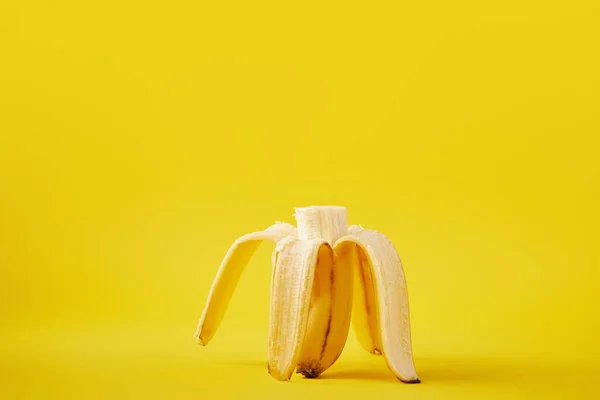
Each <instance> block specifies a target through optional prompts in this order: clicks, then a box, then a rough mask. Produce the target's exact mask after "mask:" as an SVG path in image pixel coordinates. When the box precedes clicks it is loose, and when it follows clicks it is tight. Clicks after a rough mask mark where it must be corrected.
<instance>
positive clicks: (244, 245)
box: [194, 222, 296, 346]
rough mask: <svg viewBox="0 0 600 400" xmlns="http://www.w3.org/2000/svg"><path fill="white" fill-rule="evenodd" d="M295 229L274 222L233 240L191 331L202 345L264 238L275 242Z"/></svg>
mask: <svg viewBox="0 0 600 400" xmlns="http://www.w3.org/2000/svg"><path fill="white" fill-rule="evenodd" d="M295 233H296V228H294V227H293V226H292V225H290V224H287V223H285V222H277V223H275V224H274V225H272V226H270V227H268V228H267V229H265V230H264V231H259V232H252V233H249V234H247V235H244V236H242V237H241V238H239V239H237V240H236V241H235V242H234V243H233V245H231V247H230V248H229V251H228V252H227V254H226V255H225V258H224V259H223V261H222V262H221V265H220V266H219V270H218V271H217V276H216V277H215V279H214V282H213V284H212V286H211V288H210V291H209V293H208V299H207V300H206V306H205V307H204V311H203V312H202V315H201V317H200V322H199V323H198V329H197V330H196V333H195V334H194V337H195V338H196V341H197V342H198V343H199V344H201V345H203V346H206V345H207V344H208V342H209V341H210V339H212V337H213V336H214V334H215V332H216V330H217V328H218V327H219V325H220V324H221V321H222V320H223V316H224V315H225V311H227V307H228V306H229V301H230V300H231V296H232V295H233V292H234V291H235V288H236V286H237V284H238V282H239V280H240V277H241V276H242V272H244V267H245V266H246V265H247V264H248V262H249V261H250V258H252V255H253V254H254V252H255V251H256V249H257V248H258V246H259V245H260V244H261V243H262V242H263V241H264V240H270V241H272V242H275V243H277V242H279V241H280V240H281V239H283V238H285V237H287V236H290V235H294V234H295Z"/></svg>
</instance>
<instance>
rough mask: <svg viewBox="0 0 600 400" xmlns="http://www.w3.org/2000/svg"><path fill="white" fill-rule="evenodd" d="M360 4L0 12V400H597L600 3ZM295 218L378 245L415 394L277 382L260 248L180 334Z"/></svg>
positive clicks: (363, 359)
mask: <svg viewBox="0 0 600 400" xmlns="http://www.w3.org/2000/svg"><path fill="white" fill-rule="evenodd" d="M363 3H364V4H363V5H362V6H361V5H355V4H350V3H349V2H339V3H336V4H334V3H332V2H315V3H314V4H308V3H306V2H300V3H291V2H281V1H279V2H275V1H274V2H272V3H265V2H256V1H254V2H252V1H249V2H240V3H235V4H234V3H232V2H218V1H211V2H202V1H189V2H184V1H178V0H174V1H168V2H165V1H163V2H151V1H145V2H141V1H139V2H136V1H98V2H94V1H69V2H67V1H62V0H45V1H38V2H34V1H18V0H3V1H1V2H0V268H1V276H0V313H1V314H0V317H1V321H2V322H1V329H0V340H1V343H2V345H1V346H0V397H1V398H3V399H17V398H31V399H55V398H56V399H67V398H80V399H90V398H101V399H109V398H123V399H126V398H127V399H130V398H163V399H165V398H177V399H179V398H181V399H185V398H190V399H191V398H194V399H198V398H206V396H208V395H213V394H214V395H217V394H218V395H219V397H218V398H222V399H226V398H254V397H256V398H258V397H260V398H269V397H270V396H276V395H285V397H284V398H287V399H306V398H309V399H311V398H314V399H320V398H326V397H331V396H334V395H335V396H339V397H342V396H347V397H349V398H357V399H359V398H360V399H365V398H370V397H367V396H379V395H386V396H389V398H395V397H392V396H398V398H403V399H465V398H473V399H484V398H485V399H488V398H499V399H506V398H511V399H516V398H537V397H540V398H542V397H543V398H574V399H582V398H597V395H598V383H597V382H598V373H600V367H599V363H600V361H599V356H600V346H599V345H598V343H597V341H598V340H597V339H598V337H600V322H599V316H600V309H599V308H600V307H599V300H598V284H599V283H600V279H599V278H600V272H599V270H600V268H599V265H598V264H599V260H600V257H599V251H598V240H599V238H600V235H599V226H600V218H599V217H600V211H599V209H600V206H599V204H600V195H599V190H600V189H599V188H600V166H599V163H600V162H599V161H598V157H599V150H600V146H599V144H600V138H599V137H600V111H599V110H600V73H599V72H598V71H600V58H599V47H598V46H599V45H598V43H600V41H599V40H600V23H599V21H600V8H599V3H598V2H597V1H595V0H590V1H583V0H573V1H562V2H556V1H550V2H549V1H516V0H515V1H513V0H509V1H503V2H485V1H465V0H459V1H452V2H448V1H433V2H431V1H429V2H415V1H413V2H407V1H404V2H390V3H381V2H363ZM313 204H315V205H318V204H338V205H345V206H347V207H348V210H349V218H350V222H351V223H360V224H363V225H364V226H365V227H367V228H375V229H378V230H380V231H382V232H383V233H385V234H386V235H388V236H389V237H390V238H391V239H392V240H393V242H394V243H395V244H396V245H397V248H398V251H399V253H400V256H401V258H402V261H403V263H404V268H405V271H406V275H407V279H408V287H409V295H410V301H411V312H412V322H413V339H414V353H415V357H416V366H417V370H418V372H419V374H420V377H421V378H422V380H423V383H422V384H421V385H403V384H401V383H399V382H397V381H396V380H395V379H394V378H393V377H392V376H391V373H390V372H389V371H388V370H387V369H386V367H385V365H384V363H383V360H382V359H381V358H379V357H376V356H371V355H369V354H366V353H365V352H363V351H362V350H361V349H360V348H359V347H358V345H357V342H356V339H355V337H354V335H353V334H352V335H351V336H350V338H349V341H348V345H347V348H346V350H345V352H344V353H343V355H342V357H341V358H340V359H339V360H338V362H337V363H336V364H335V365H334V367H333V368H332V369H331V370H329V371H328V372H326V373H325V374H324V375H323V377H322V379H317V380H306V379H302V378H299V377H298V376H295V377H294V379H293V380H292V381H291V382H290V383H281V382H277V381H275V380H273V379H272V378H270V377H269V375H268V374H267V371H266V337H267V320H268V302H269V299H268V297H269V294H268V291H269V275H270V271H271V269H270V252H271V251H272V246H271V245H267V244H264V245H262V246H261V247H260V249H259V251H258V252H257V254H256V257H255V258H254V259H253V260H252V262H251V263H250V264H249V266H248V269H247V270H246V272H245V274H244V276H243V277H242V281H241V283H240V286H239V289H238V291H237V292H236V294H235V297H234V299H233V301H232V303H231V307H230V310H229V312H228V314H227V315H226V317H225V320H224V322H223V325H222V326H221V328H220V330H219V332H218V333H217V336H216V337H215V339H214V340H213V341H212V342H211V343H210V345H209V346H208V347H206V348H202V347H200V346H197V345H196V344H195V343H194V341H193V339H192V335H193V333H194V330H195V328H196V322H197V319H198V317H199V315H200V312H201V310H202V307H203V306H204V301H205V298H206V295H207V293H208V289H209V286H210V283H211V280H212V278H213V276H214V274H215V272H216V268H217V266H218V264H219V262H220V261H221V259H222V257H223V256H224V255H225V252H226V250H227V248H228V247H229V245H230V244H231V243H232V242H233V241H234V240H235V239H236V238H237V237H238V236H241V235H242V234H244V233H247V232H250V231H253V230H257V229H262V228H264V227H266V226H268V225H270V224H271V223H272V222H274V221H275V220H284V221H289V222H293V218H292V212H293V207H294V206H305V205H313ZM594 391H595V392H596V393H595V394H594ZM384 398H388V397H384Z"/></svg>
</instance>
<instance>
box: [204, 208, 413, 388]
mask: <svg viewBox="0 0 600 400" xmlns="http://www.w3.org/2000/svg"><path fill="white" fill-rule="evenodd" d="M295 211H296V213H295V217H296V221H297V224H298V227H297V228H294V227H293V226H292V225H290V224H286V223H282V222H279V223H276V224H275V225H273V226H271V227H269V228H267V229H266V230H264V231H259V232H254V233H250V234H248V235H245V236H242V237H241V238H239V239H238V240H236V241H235V243H234V244H233V245H232V246H231V247H230V249H229V251H228V252H227V254H226V256H225V258H224V259H223V262H222V263H221V265H220V267H219V270H218V272H217V276H216V277H215V280H214V282H213V284H212V286H211V289H210V292H209V295H208V298H207V301H206V305H205V308H204V311H203V312H202V315H201V317H200V322H199V324H198V328H197V331H196V334H195V337H196V340H197V341H198V343H200V344H202V345H206V344H207V343H208V342H209V341H210V339H211V338H212V337H213V335H214V334H215V332H216V330H217V328H218V326H219V324H220V322H221V320H222V319H223V316H224V314H225V312H226V310H227V306H228V304H229V300H230V299H231V296H232V295H233V292H234V290H235V287H236V285H237V283H238V281H239V279H240V276H241V274H242V271H243V269H244V266H245V265H246V264H247V263H248V262H249V260H250V258H251V256H252V254H253V253H254V251H255V250H256V248H257V247H258V245H259V244H260V243H261V242H262V241H263V240H270V241H273V242H275V243H276V247H275V250H274V252H273V256H272V274H271V302H270V313H269V338H268V371H269V373H270V374H271V375H272V376H273V377H274V378H276V379H278V380H283V381H285V380H289V379H290V378H291V376H292V375H293V373H294V370H295V371H296V372H297V373H300V374H302V375H304V376H305V377H308V378H315V377H317V376H319V375H320V374H321V373H323V372H324V371H326V370H327V369H328V368H329V367H331V366H332V365H333V364H334V363H335V361H336V360H337V359H338V357H339V356H340V354H341V353H342V350H343V349H344V346H345V344H346V339H347V337H348V331H349V328H350V323H351V321H352V324H353V326H354V330H355V331H356V334H357V338H358V340H359V342H360V343H361V345H362V346H363V347H364V348H365V349H366V350H368V351H370V352H372V353H376V354H382V355H383V357H384V359H385V361H386V363H387V365H388V367H389V368H390V370H391V371H392V372H393V373H394V374H395V375H396V377H398V379H399V380H401V381H402V382H407V383H418V382H420V380H419V378H418V377H417V373H416V371H415V367H414V363H413V356H412V345H411V333H410V317H409V311H408V294H407V290H406V281H405V276H404V271H403V269H402V264H401V262H400V258H399V257H398V254H397V253H396V250H395V248H394V246H393V244H392V243H391V242H390V241H389V240H388V239H387V238H386V237H385V236H384V235H382V234H381V233H379V232H377V231H372V230H366V229H363V228H362V227H360V226H351V227H350V228H348V223H347V213H346V209H345V208H344V207H333V206H313V207H301V208H296V209H295Z"/></svg>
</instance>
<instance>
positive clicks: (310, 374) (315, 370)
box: [296, 361, 323, 379]
mask: <svg viewBox="0 0 600 400" xmlns="http://www.w3.org/2000/svg"><path fill="white" fill-rule="evenodd" d="M321 372H323V371H322V368H321V365H320V364H319V362H318V361H312V362H310V363H308V364H305V365H303V366H299V367H298V369H297V370H296V373H297V374H302V375H304V377H305V378H309V379H314V378H317V377H318V376H319V375H321Z"/></svg>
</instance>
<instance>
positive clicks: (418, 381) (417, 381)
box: [398, 378, 421, 383]
mask: <svg viewBox="0 0 600 400" xmlns="http://www.w3.org/2000/svg"><path fill="white" fill-rule="evenodd" d="M398 380H399V381H400V382H403V383H421V380H420V379H419V378H415V379H408V380H404V379H400V378H398Z"/></svg>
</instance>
